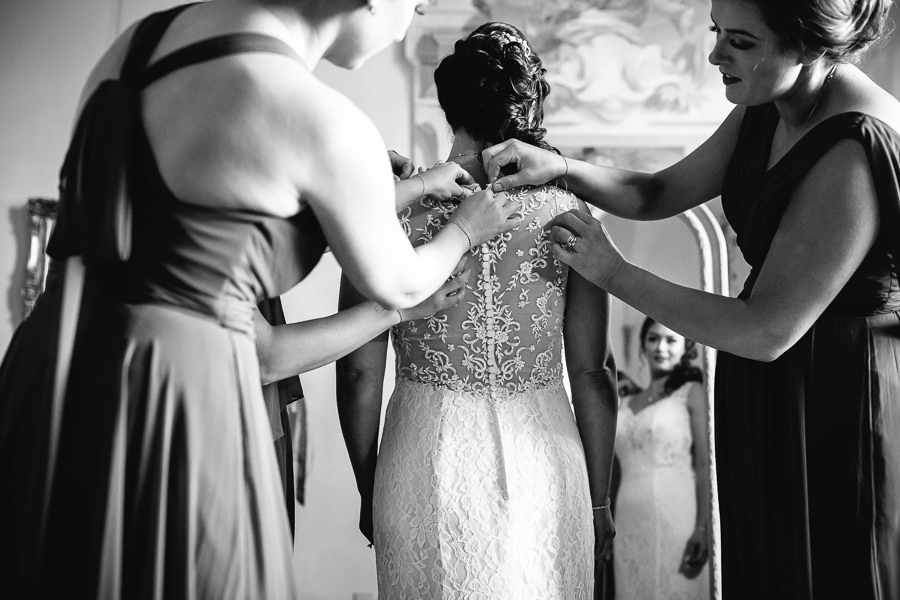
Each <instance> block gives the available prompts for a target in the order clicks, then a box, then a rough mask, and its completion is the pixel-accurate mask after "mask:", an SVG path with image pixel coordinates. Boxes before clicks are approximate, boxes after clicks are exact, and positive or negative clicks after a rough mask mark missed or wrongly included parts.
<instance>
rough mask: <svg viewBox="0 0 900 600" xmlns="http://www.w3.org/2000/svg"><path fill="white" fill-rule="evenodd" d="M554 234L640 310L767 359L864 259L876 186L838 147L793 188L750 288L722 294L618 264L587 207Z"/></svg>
mask: <svg viewBox="0 0 900 600" xmlns="http://www.w3.org/2000/svg"><path fill="white" fill-rule="evenodd" d="M558 222H559V223H560V224H561V225H563V227H560V228H554V230H553V235H554V239H555V240H556V241H558V242H561V241H563V240H565V239H566V236H568V230H572V231H574V232H575V233H576V235H578V236H579V237H581V238H582V239H579V240H578V242H577V251H576V252H575V253H568V252H566V251H565V250H564V249H563V248H562V247H561V246H560V245H559V244H555V245H554V247H553V252H554V254H555V255H556V256H558V257H559V258H560V259H561V260H562V261H563V262H566V263H567V264H570V265H571V266H572V267H573V268H575V269H576V270H578V271H579V272H580V273H582V274H583V275H585V276H586V277H587V278H588V279H589V280H590V281H592V282H594V283H595V284H597V285H600V286H601V287H603V288H604V289H607V290H608V291H609V292H610V293H612V294H613V295H615V296H616V297H618V298H620V299H621V300H623V301H624V302H626V303H627V304H629V305H631V306H633V307H634V308H636V309H637V310H639V311H641V312H643V313H644V314H646V315H649V316H650V317H652V318H653V319H655V320H657V321H659V322H662V323H666V325H667V326H669V327H671V328H672V329H674V330H675V331H678V332H679V333H681V334H682V335H684V336H685V337H688V338H691V339H694V340H696V341H697V342H698V343H701V344H705V345H709V346H712V347H714V348H717V349H719V350H724V351H726V352H730V353H732V354H736V355H739V356H744V357H747V358H751V359H755V360H762V361H771V360H774V359H775V358H777V357H778V356H780V355H781V354H782V353H784V352H785V351H786V350H787V349H788V348H790V347H791V346H793V345H794V344H795V343H796V342H797V340H799V339H800V337H801V336H803V335H804V334H805V333H806V332H807V331H808V330H809V328H810V327H811V326H812V324H813V323H814V322H815V321H816V319H818V318H819V316H821V314H822V313H823V312H824V311H825V309H826V308H827V307H828V305H829V304H830V303H831V302H832V301H833V300H834V298H835V297H836V296H837V294H838V292H839V291H840V290H841V289H842V288H843V287H844V285H846V283H847V281H848V280H849V279H850V277H851V276H852V275H853V273H854V272H855V271H856V269H857V268H858V267H859V265H860V264H861V263H862V261H863V259H864V258H865V256H866V254H867V253H868V252H869V250H870V249H871V248H872V245H873V244H874V242H875V238H876V236H877V234H878V228H879V216H878V202H877V198H876V196H875V187H874V182H873V180H872V174H871V172H870V170H869V165H868V161H867V159H866V156H865V151H864V150H863V148H862V146H861V145H860V144H859V143H857V142H855V141H851V140H845V141H843V142H840V143H838V144H836V145H835V146H834V147H833V148H831V149H830V150H829V151H828V152H826V153H825V155H824V156H823V157H822V158H821V159H820V160H819V161H818V163H817V164H816V165H815V166H814V167H813V168H812V169H811V170H810V172H809V173H808V175H807V176H806V177H805V179H804V180H803V182H802V183H801V184H800V185H799V186H798V187H797V189H796V191H795V193H794V196H793V198H792V199H791V201H790V204H789V206H788V207H787V209H786V210H785V212H784V215H783V217H782V219H781V221H780V224H779V227H778V231H777V232H776V233H775V236H774V239H773V240H772V244H771V246H770V248H769V251H768V254H767V257H766V260H765V261H764V263H763V264H762V267H761V268H760V271H759V276H758V278H757V280H756V282H755V284H754V287H753V291H752V293H751V294H750V296H749V297H748V298H746V299H736V298H728V297H724V296H719V295H716V294H711V293H707V292H703V291H700V290H696V289H693V288H689V287H685V286H681V285H678V284H675V283H672V282H670V281H667V280H665V279H663V278H661V277H659V276H657V275H654V274H652V273H649V272H648V271H645V270H644V269H641V268H640V267H637V266H635V265H632V264H630V263H628V262H627V261H625V260H624V259H623V258H622V257H621V255H620V254H619V253H618V250H617V249H616V248H615V246H614V245H613V244H612V243H611V241H610V240H609V237H608V235H607V234H606V233H605V231H604V230H603V229H602V227H601V225H600V223H598V222H597V221H596V220H595V219H593V218H592V217H590V215H588V214H587V213H582V214H581V215H577V214H574V213H567V214H565V215H563V216H562V217H560V218H559V219H558Z"/></svg>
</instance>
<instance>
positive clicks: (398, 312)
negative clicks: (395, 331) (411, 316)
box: [394, 308, 403, 325]
mask: <svg viewBox="0 0 900 600" xmlns="http://www.w3.org/2000/svg"><path fill="white" fill-rule="evenodd" d="M394 310H396V311H397V314H398V315H400V323H402V322H403V313H402V312H400V309H399V308H395V309H394ZM400 323H397V325H399V324H400Z"/></svg>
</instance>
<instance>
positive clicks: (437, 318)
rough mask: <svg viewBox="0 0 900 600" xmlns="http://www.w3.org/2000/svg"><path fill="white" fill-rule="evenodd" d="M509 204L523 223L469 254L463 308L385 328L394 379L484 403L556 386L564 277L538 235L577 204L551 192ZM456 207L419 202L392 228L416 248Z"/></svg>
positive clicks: (524, 191)
mask: <svg viewBox="0 0 900 600" xmlns="http://www.w3.org/2000/svg"><path fill="white" fill-rule="evenodd" d="M510 198H511V199H512V200H513V201H515V202H518V203H519V210H518V212H519V214H520V215H521V216H522V217H523V222H522V224H521V225H520V226H519V227H517V228H516V229H515V230H513V231H511V232H508V233H506V234H502V235H500V236H498V237H496V238H494V239H493V240H491V241H490V242H487V243H484V244H481V246H480V247H478V248H476V249H474V250H472V252H471V253H470V255H469V256H468V261H469V265H470V266H471V267H472V270H473V276H472V278H471V279H470V280H469V283H468V284H467V292H466V297H465V299H464V300H463V301H462V302H461V303H460V304H459V305H458V306H456V307H453V308H451V309H449V310H447V311H443V312H441V313H438V314H437V315H433V316H431V317H429V318H426V319H422V320H418V321H409V322H405V323H401V324H400V325H398V326H397V327H395V328H394V331H393V334H394V335H393V336H392V337H393V342H394V350H395V351H396V354H397V376H398V377H404V378H406V379H409V380H412V381H416V382H420V383H425V384H430V385H434V386H440V387H448V388H451V389H454V390H457V391H461V392H467V393H471V394H475V395H481V396H485V397H488V398H490V399H491V400H492V401H496V400H500V399H502V398H505V397H508V396H509V395H510V394H514V393H519V392H523V391H526V390H530V389H535V388H542V387H546V386H547V385H549V384H550V383H552V382H556V381H559V380H560V378H561V377H562V361H561V350H562V326H563V311H564V308H565V288H566V278H567V275H568V269H567V267H565V266H564V265H563V264H562V263H560V262H559V261H558V260H556V259H555V258H554V257H553V256H552V254H551V253H550V246H551V240H550V238H549V232H548V231H546V230H545V229H544V226H545V225H546V224H547V223H548V222H549V221H550V220H552V219H553V218H554V217H556V216H557V215H559V214H561V213H563V212H566V211H568V210H570V209H573V208H575V207H576V206H577V200H576V198H575V196H573V195H572V194H570V193H568V192H566V191H563V190H560V189H558V188H556V187H553V186H540V187H535V188H519V189H517V190H514V191H513V192H512V193H511V194H510ZM456 206H457V205H456V204H455V203H452V202H436V201H431V200H423V201H420V202H419V203H418V204H414V205H413V206H411V207H410V208H408V209H406V210H405V211H404V212H402V213H401V214H400V218H401V224H402V226H403V227H404V229H405V231H406V233H407V235H408V236H409V238H410V240H411V241H412V242H413V244H414V245H419V244H423V243H426V242H428V241H429V240H431V238H432V237H434V235H435V233H437V232H438V231H439V230H440V229H441V228H443V227H444V225H446V223H447V221H448V219H449V217H450V215H451V214H452V213H453V211H454V210H455V208H456ZM473 263H474V264H473Z"/></svg>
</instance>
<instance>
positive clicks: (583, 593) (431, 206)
mask: <svg viewBox="0 0 900 600" xmlns="http://www.w3.org/2000/svg"><path fill="white" fill-rule="evenodd" d="M512 198H513V199H514V200H515V201H517V202H518V203H519V211H520V214H521V215H522V216H523V217H524V218H525V220H524V222H523V225H522V226H520V227H519V228H518V229H517V230H516V231H513V232H511V233H509V234H505V235H502V236H499V237H498V238H495V239H494V240H492V241H491V242H489V243H486V244H482V245H481V247H480V248H477V249H475V250H473V251H472V253H471V255H470V256H469V260H470V261H475V266H476V267H477V268H476V269H475V270H474V272H473V277H472V278H471V279H470V281H469V287H468V290H467V295H466V298H465V300H464V301H463V302H462V303H461V304H460V305H459V306H457V307H455V308H454V309H451V310H448V311H445V312H442V313H440V314H438V315H435V316H432V317H430V318H427V319H422V320H419V321H411V322H407V323H403V324H401V325H399V326H397V327H395V328H394V330H393V335H392V339H393V343H394V348H395V350H396V355H397V386H396V388H395V390H394V393H393V396H392V397H391V400H390V403H389V405H388V409H387V415H386V418H385V424H384V434H383V438H382V442H381V447H380V449H379V455H378V465H377V471H376V481H375V495H374V519H375V549H376V556H377V569H378V588H379V589H378V597H379V599H380V600H391V599H409V598H417V599H418V598H422V599H428V598H442V599H448V598H450V599H463V598H472V599H476V598H477V599H498V600H499V599H503V600H510V599H520V600H542V599H548V600H549V599H559V600H563V599H564V600H572V599H585V600H587V599H589V598H591V597H592V594H593V528H592V521H591V504H590V494H589V489H588V480H587V469H586V466H585V459H584V450H583V448H582V445H581V438H580V437H579V435H578V430H577V428H576V425H575V418H574V415H573V414H572V409H571V405H570V403H569V399H568V397H567V395H566V392H565V390H564V388H563V385H562V363H561V351H562V325H563V312H564V308H565V285H566V276H567V271H566V269H565V268H564V267H563V266H562V265H561V264H560V263H559V262H558V261H556V260H555V259H554V258H553V256H552V255H551V254H550V241H549V239H548V234H547V232H545V231H544V225H545V224H546V223H547V222H548V221H549V220H550V219H552V218H553V217H555V216H556V215H557V214H559V213H561V212H564V211H567V210H569V209H571V208H574V207H575V206H576V200H575V198H574V197H573V196H572V195H571V194H568V193H567V192H563V191H561V190H558V189H557V188H554V187H548V186H543V187H538V188H529V189H522V190H519V191H518V192H517V193H516V194H514V195H512ZM454 208H455V205H454V204H451V203H432V202H421V203H420V204H418V205H415V206H413V207H412V208H410V209H408V210H407V211H405V212H404V213H403V214H401V222H402V224H403V226H404V228H405V230H406V232H407V234H408V235H409V237H410V238H411V239H412V240H413V241H414V243H422V242H426V241H428V240H430V239H431V238H432V237H433V236H434V234H435V233H436V232H437V231H438V230H439V229H440V228H441V227H443V226H444V225H445V224H446V222H447V219H448V218H449V216H450V214H452V211H453V209H454Z"/></svg>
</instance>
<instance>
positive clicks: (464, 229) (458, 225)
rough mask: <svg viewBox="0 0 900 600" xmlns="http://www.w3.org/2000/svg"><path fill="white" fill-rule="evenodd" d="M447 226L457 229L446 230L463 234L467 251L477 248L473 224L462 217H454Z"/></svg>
mask: <svg viewBox="0 0 900 600" xmlns="http://www.w3.org/2000/svg"><path fill="white" fill-rule="evenodd" d="M447 225H448V226H449V225H454V226H455V227H445V229H450V230H456V231H459V232H460V233H462V235H463V236H464V237H465V240H466V251H469V250H471V249H472V248H474V247H475V240H474V232H473V228H472V224H471V223H470V222H469V220H468V219H467V218H465V217H463V216H460V215H454V216H453V217H452V218H451V219H450V221H448V222H447Z"/></svg>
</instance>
